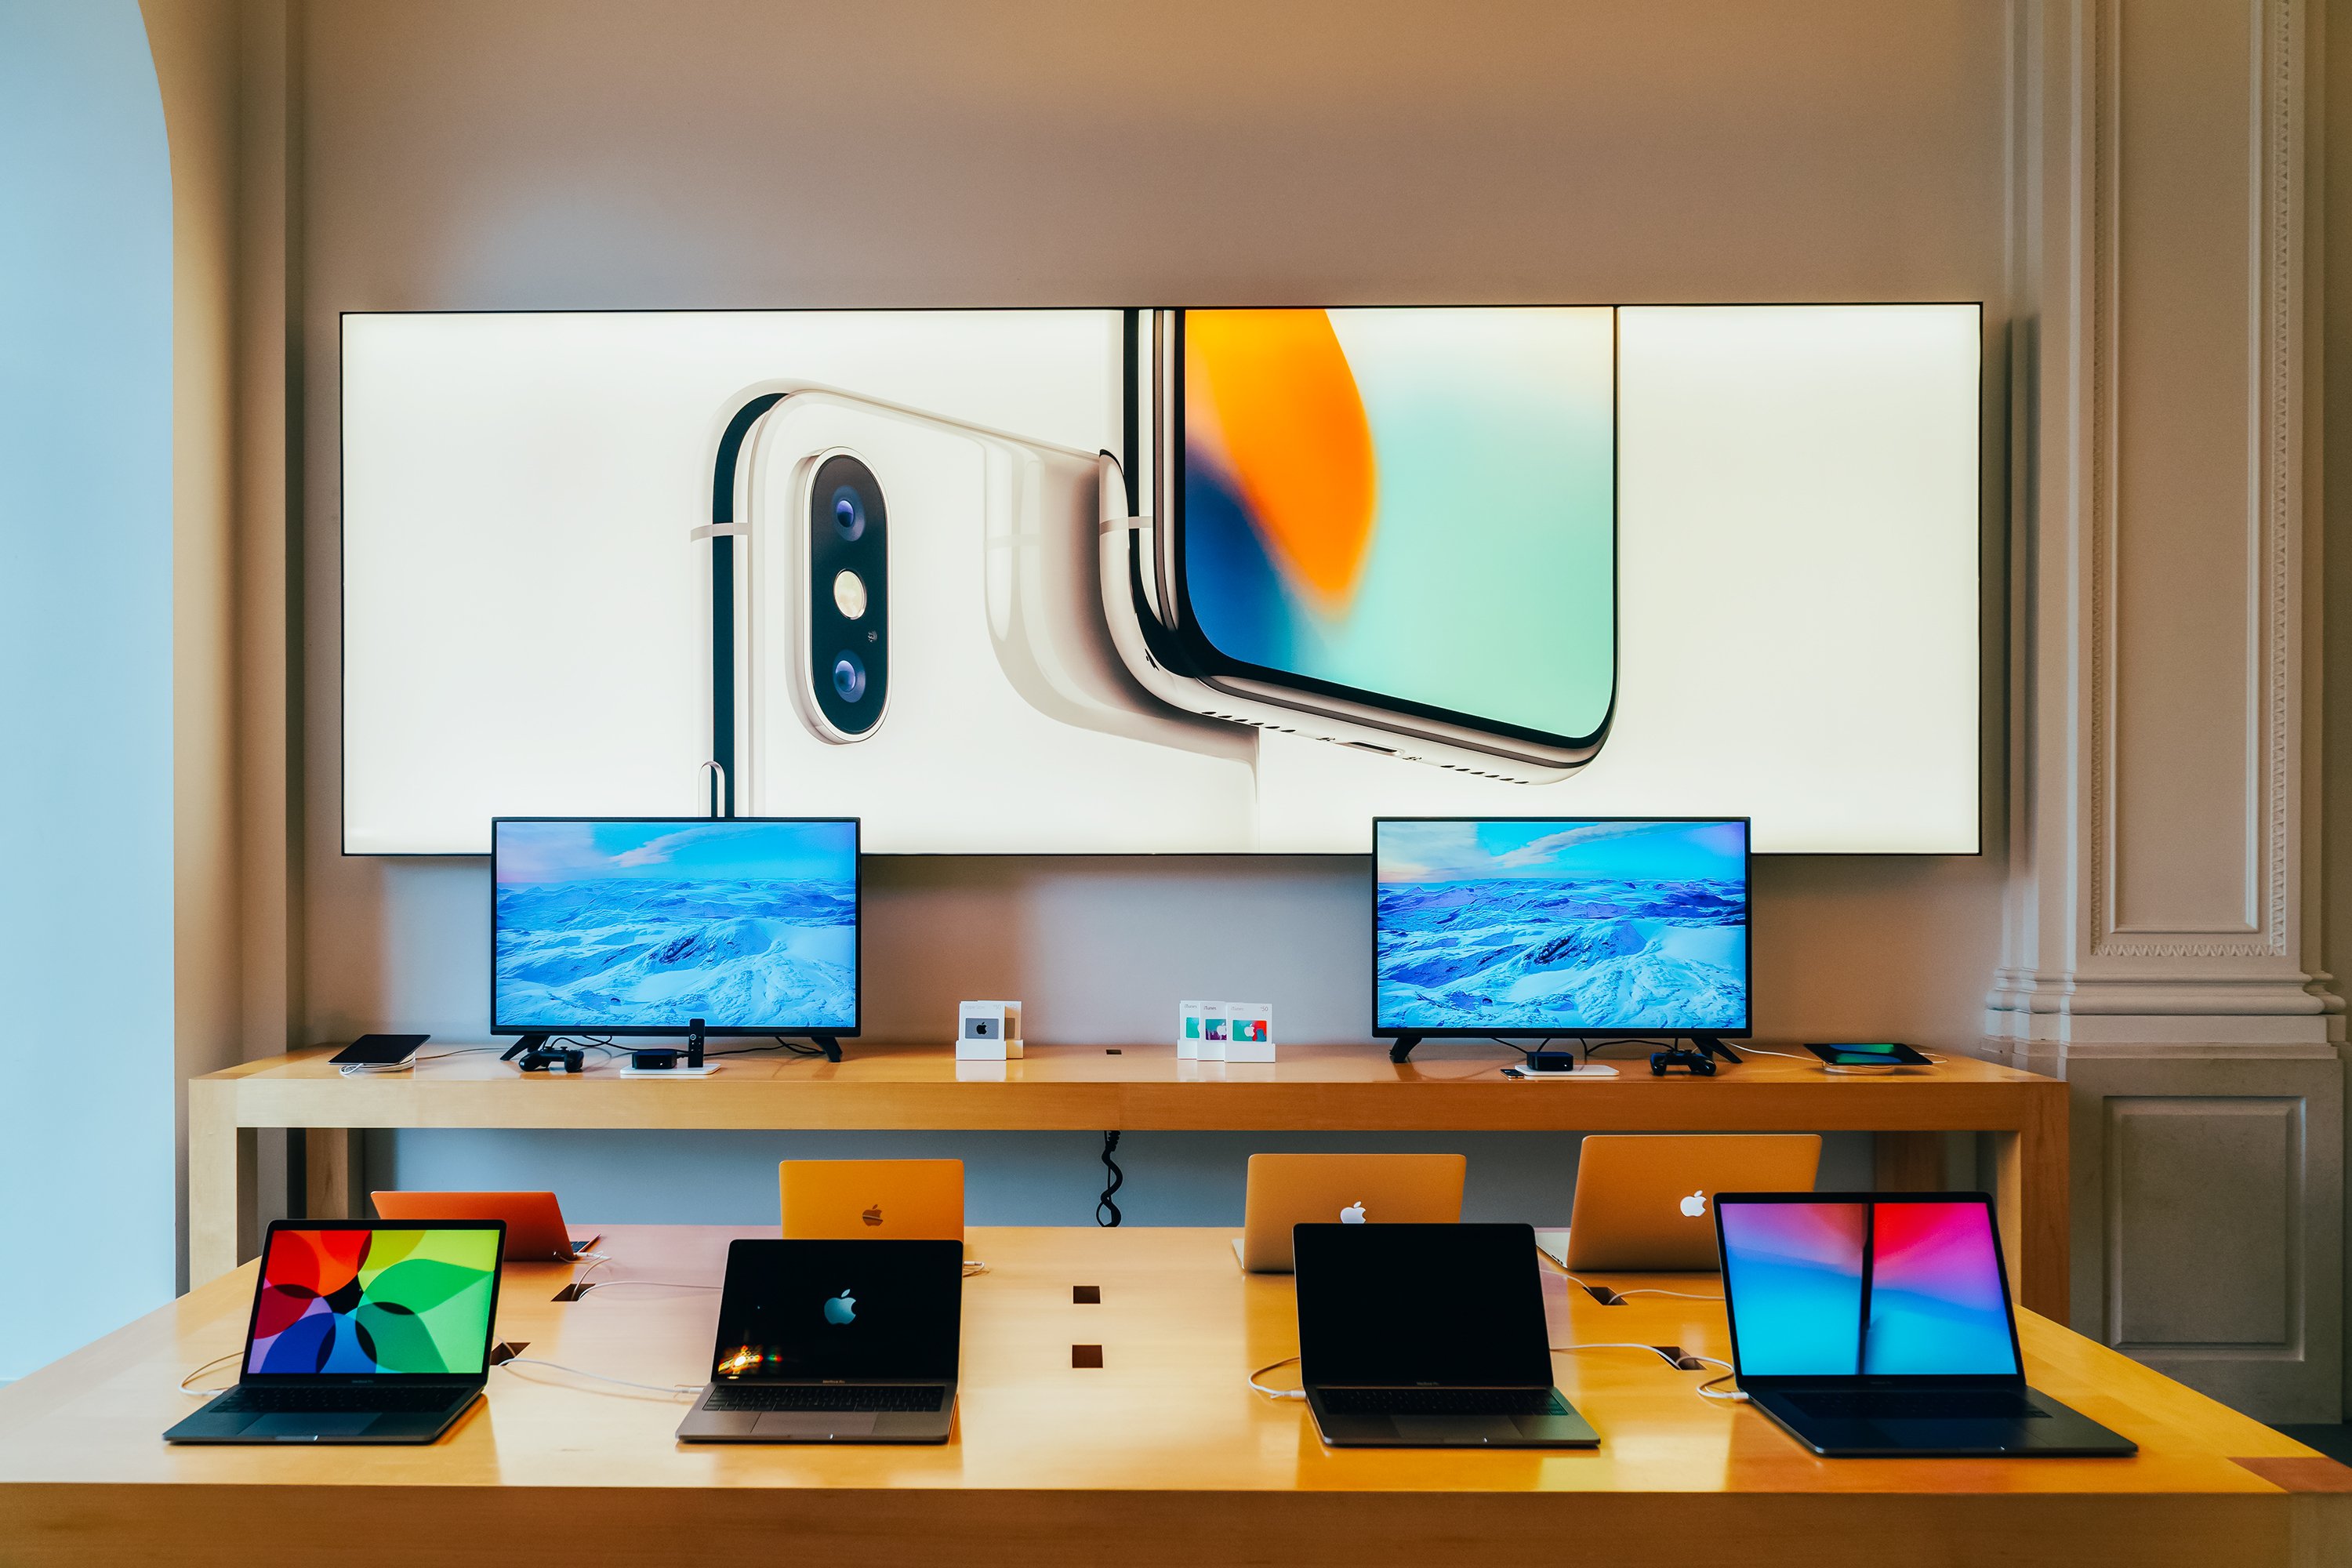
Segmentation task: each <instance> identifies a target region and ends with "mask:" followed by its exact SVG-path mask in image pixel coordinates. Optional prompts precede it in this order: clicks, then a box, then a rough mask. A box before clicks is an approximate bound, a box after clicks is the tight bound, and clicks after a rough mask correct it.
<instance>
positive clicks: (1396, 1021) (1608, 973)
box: [1373, 820, 1748, 1032]
mask: <svg viewBox="0 0 2352 1568" xmlns="http://www.w3.org/2000/svg"><path fill="white" fill-rule="evenodd" d="M1747 834H1748V829H1747V825H1746V824H1744V823H1739V822H1698V823H1693V822H1601V821H1573V820H1553V821H1544V822H1526V821H1507V822H1460V821H1427V822H1383V823H1381V824H1380V826H1379V829H1378V837H1377V842H1376V845H1375V849H1374V853H1375V867H1376V875H1377V878H1378V883H1379V885H1378V888H1377V889H1376V893H1375V902H1376V907H1375V911H1374V942H1375V952H1374V959H1373V963H1374V984H1375V990H1376V998H1377V1005H1376V1016H1377V1018H1378V1022H1379V1026H1381V1027H1382V1028H1388V1029H1510V1030H1528V1029H1557V1030H1561V1031H1567V1030H1576V1029H1599V1030H1624V1031H1627V1032H1633V1031H1637V1030H1645V1029H1646V1030H1682V1031H1689V1030H1706V1029H1741V1028H1745V1027H1747V1026H1748V887H1747Z"/></svg>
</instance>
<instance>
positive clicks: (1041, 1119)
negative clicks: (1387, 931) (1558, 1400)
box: [188, 1040, 2067, 1321]
mask: <svg viewBox="0 0 2352 1568" xmlns="http://www.w3.org/2000/svg"><path fill="white" fill-rule="evenodd" d="M457 1048H458V1047H453V1046H450V1045H447V1044H445V1043H443V1042H441V1041H437V1040H436V1041H435V1042H433V1043H432V1044H431V1045H429V1046H427V1047H425V1050H426V1052H427V1053H436V1052H442V1051H448V1050H453V1049H457ZM844 1048H845V1050H846V1051H847V1052H848V1059H847V1060H845V1061H843V1062H839V1063H833V1062H826V1061H822V1060H816V1061H812V1060H805V1059H801V1058H789V1057H775V1056H748V1057H741V1056H739V1057H730V1058H726V1059H725V1063H724V1067H723V1069H722V1070H721V1071H720V1072H719V1073H718V1074H716V1075H715V1076H713V1077H710V1078H708V1079H686V1080H682V1081H678V1082H675V1083H663V1082H647V1081H645V1080H642V1079H624V1078H621V1077H618V1076H617V1075H616V1074H615V1073H614V1071H613V1069H612V1068H610V1067H604V1068H598V1069H596V1070H592V1071H590V1072H589V1073H587V1074H585V1075H583V1076H582V1077H580V1078H577V1079H572V1078H567V1077H564V1076H562V1075H554V1076H549V1075H544V1074H537V1073H534V1074H532V1075H530V1077H528V1078H526V1077H524V1076H523V1075H521V1074H520V1073H518V1072H516V1071H515V1069H514V1068H512V1067H510V1066H508V1065H506V1064H503V1063H501V1062H499V1060H498V1059H497V1056H496V1053H495V1051H480V1052H477V1053H474V1054H469V1055H463V1056H454V1057H445V1058H441V1059H439V1060H435V1061H429V1062H425V1063H424V1064H422V1065H420V1066H419V1067H418V1068H416V1069H415V1071H414V1072H412V1073H404V1074H387V1075H369V1076H362V1077H354V1078H344V1077H342V1076H341V1075H340V1074H339V1073H337V1071H336V1070H335V1068H332V1067H331V1066H330V1065H328V1062H327V1058H328V1057H329V1056H330V1055H331V1054H332V1053H331V1050H330V1049H329V1048H328V1047H318V1048H316V1049H313V1050H309V1051H299V1052H296V1053H294V1054H293V1055H290V1056H285V1057H278V1058H270V1059H268V1060H266V1061H257V1062H247V1063H246V1064H245V1065H243V1066H241V1067H235V1068H227V1069H226V1070H225V1071H221V1072H216V1073H210V1074H207V1075H205V1077H203V1078H199V1079H192V1080H191V1081H190V1082H189V1085H188V1277H189V1279H191V1280H192V1281H195V1282H199V1283H200V1282H202V1281H204V1280H207V1279H213V1278H215V1277H216V1276H218V1275H220V1274H224V1273H226V1272H227V1271H228V1270H229V1269H230V1268H235V1267H236V1264H237V1262H238V1260H239V1253H238V1244H237V1223H238V1217H239V1215H242V1214H245V1213H246V1212H247V1208H248V1207H249V1205H248V1203H247V1202H246V1201H243V1200H244V1199H246V1198H249V1195H250V1194H251V1191H252V1181H253V1172H254V1145H253V1138H252V1131H251V1130H252V1129H255V1128H259V1127H299V1128H305V1129H316V1130H329V1131H328V1132H327V1133H326V1135H319V1136H313V1137H312V1138H311V1139H310V1140H309V1149H310V1159H311V1161H312V1167H313V1168H312V1171H311V1174H310V1190H311V1193H312V1194H313V1198H314V1201H313V1203H312V1205H311V1208H310V1212H311V1213H313V1214H315V1215H333V1214H339V1213H343V1212H347V1205H349V1204H350V1202H351V1201H352V1197H353V1196H354V1195H355V1194H353V1192H352V1180H351V1154H350V1147H349V1146H350V1142H351V1140H349V1139H348V1138H347V1137H337V1136H335V1135H334V1133H335V1132H337V1131H345V1130H350V1129H354V1128H365V1127H483V1128H492V1127H533V1128H550V1127H555V1128H594V1129H623V1128H670V1129H676V1128H714V1129H715V1128H734V1129H743V1128H751V1129H761V1130H776V1131H812V1130H818V1129H853V1128H854V1129H906V1130H927V1129H964V1130H983V1129H984V1130H1014V1131H1112V1130H1117V1131H1129V1132H1138V1131H1357V1132H1361V1131H1412V1132H1428V1131H1444V1132H1493V1131H1507V1132H1523V1131H1563V1132H1628V1131H1632V1132H1781V1131H1790V1132H1874V1133H1877V1134H1879V1135H1880V1136H1879V1145H1878V1176H1879V1185H1880V1186H1881V1187H1885V1188H1912V1189H1917V1188H1921V1187H1937V1186H1941V1185H1943V1184H1944V1181H1943V1175H1942V1170H1943V1165H1942V1147H1941V1142H1940V1138H1941V1135H1942V1134H1943V1133H1946V1132H1984V1133H1990V1134H1991V1135H1992V1138H1993V1142H1994V1152H1995V1156H1996V1159H1995V1166H1996V1173H1995V1177H1996V1179H1995V1182H1994V1192H1995V1195H1996V1197H1997V1198H1998V1199H1999V1213H2000V1227H2001V1243H2002V1246H2003V1247H2004V1248H2005V1249H2006V1251H2007V1253H2008V1257H2009V1266H2010V1270H2011V1278H2012V1281H2013V1283H2014V1285H2015V1288H2016V1289H2017V1292H2018V1299H2019V1300H2020V1301H2021V1302H2022V1303H2024V1304H2025V1305H2027V1306H2030V1307H2032V1309H2033V1310H2036V1311H2039V1312H2041V1313H2042V1314H2044V1315H2045V1316H2048V1317H2050V1318H2053V1319H2056V1320H2059V1321H2063V1320H2064V1318H2065V1314H2066V1282H2067V1281H2066V1271H2067V1263H2066V1248H2067V1235H2066V1086H2065V1085H2064V1084H2063V1083H2061V1082H2059V1081H2058V1080H2057V1079H2048V1078H2042V1077H2040V1076H2038V1075H2036V1074H2033V1073H2028V1072H2019V1071H2017V1070H2015V1069H2013V1068H2005V1067H1999V1066H1996V1065H1994V1064H1992V1063H1990V1062H1983V1061H1978V1060H1976V1059H1974V1058H1966V1057H1954V1058H1947V1059H1946V1061H1945V1062H1944V1064H1943V1065H1942V1066H1940V1067H1937V1068H1932V1069H1915V1070H1912V1071H1906V1072H1902V1073H1896V1074H1894V1075H1891V1076H1888V1077H1884V1078H1840V1077H1832V1076H1831V1075H1829V1074H1826V1073H1824V1072H1822V1071H1821V1070H1820V1068H1818V1067H1817V1066H1814V1065H1811V1063H1810V1058H1809V1059H1808V1061H1805V1062H1800V1061H1795V1060H1791V1059H1789V1058H1781V1057H1768V1056H1749V1057H1748V1058H1747V1061H1746V1064H1745V1065H1744V1066H1740V1067H1726V1068H1723V1069H1722V1070H1721V1071H1720V1072H1719V1073H1718V1074H1717V1076H1716V1077H1714V1078H1712V1079H1693V1078H1687V1077H1682V1076H1675V1077H1671V1078H1664V1079H1657V1078H1652V1077H1651V1076H1650V1072H1649V1068H1648V1065H1647V1062H1646V1058H1643V1057H1635V1056H1629V1057H1627V1058H1625V1059H1623V1060H1622V1061H1621V1062H1619V1063H1618V1065H1619V1067H1620V1068H1621V1071H1622V1075H1623V1076H1622V1077H1620V1078H1616V1079H1596V1080H1592V1081H1577V1082H1572V1083H1535V1084H1530V1083H1517V1082H1514V1081H1512V1080H1510V1079H1506V1078H1504V1077H1503V1076H1502V1075H1501V1073H1500V1071H1499V1068H1501V1067H1502V1065H1503V1064H1504V1063H1505V1062H1508V1061H1516V1060H1517V1059H1518V1058H1517V1055H1516V1054H1515V1053H1512V1052H1510V1051H1507V1050H1506V1049H1504V1048H1503V1047H1496V1046H1492V1045H1487V1046H1476V1047H1464V1046H1445V1045H1436V1044H1425V1045H1423V1046H1422V1047H1420V1048H1419V1049H1418V1050H1417V1051H1416V1052H1415V1054H1414V1057H1413V1059H1412V1060H1411V1061H1407V1062H1403V1063H1396V1062H1391V1061H1390V1060H1389V1058H1388V1056H1387V1053H1386V1052H1385V1051H1384V1050H1383V1049H1382V1048H1381V1047H1379V1046H1375V1045H1361V1046H1285V1047H1282V1059H1281V1060H1280V1061H1279V1062H1276V1063H1274V1064H1271V1065H1267V1066H1248V1065H1244V1064H1241V1063H1223V1062H1188V1061H1180V1060H1178V1059H1177V1057H1176V1053H1175V1048H1174V1047H1171V1046H1128V1047H1100V1046H1038V1045H1033V1046H1031V1047H1029V1050H1028V1055H1027V1056H1026V1057H1025V1058H1023V1059H1022V1060H1020V1061H1015V1062H999V1063H978V1062H964V1063H958V1062H957V1061H956V1060H955V1059H954V1058H953V1057H952V1056H951V1055H950V1053H949V1051H948V1049H947V1047H944V1046H892V1045H877V1044H872V1043H869V1042H866V1041H854V1042H845V1044H844ZM1768 1048H1770V1049H1774V1050H1793V1049H1795V1048H1796V1047H1789V1046H1770V1047H1768ZM361 1212H364V1211H363V1210H362V1211H361Z"/></svg>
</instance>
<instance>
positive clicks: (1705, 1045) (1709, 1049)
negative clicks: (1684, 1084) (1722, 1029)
mask: <svg viewBox="0 0 2352 1568" xmlns="http://www.w3.org/2000/svg"><path fill="white" fill-rule="evenodd" d="M1687 1038H1688V1039H1689V1040H1690V1043H1691V1049H1693V1050H1695V1051H1696V1052H1697V1053H1698V1054H1699V1055H1701V1056H1703V1057H1721V1058H1723V1059H1724V1060H1725V1061H1727V1062H1729V1063H1730V1064H1731V1065H1732V1066H1733V1067H1738V1065H1739V1054H1738V1052H1737V1051H1734V1050H1733V1049H1732V1048H1731V1047H1729V1046H1727V1045H1725V1044H1724V1043H1723V1042H1722V1041H1721V1040H1719V1039H1717V1038H1716V1037H1714V1036H1713V1035H1691V1036H1689V1037H1687Z"/></svg>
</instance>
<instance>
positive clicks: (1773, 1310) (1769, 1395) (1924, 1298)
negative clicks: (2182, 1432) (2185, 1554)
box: [1715, 1193, 2138, 1457]
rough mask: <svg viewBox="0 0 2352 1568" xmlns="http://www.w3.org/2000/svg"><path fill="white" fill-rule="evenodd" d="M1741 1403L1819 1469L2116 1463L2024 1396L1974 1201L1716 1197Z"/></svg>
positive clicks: (2094, 1430)
mask: <svg viewBox="0 0 2352 1568" xmlns="http://www.w3.org/2000/svg"><path fill="white" fill-rule="evenodd" d="M1715 1222H1716V1227H1717V1239H1718V1241H1719V1243H1720V1245H1721V1247H1722V1253H1723V1300H1724V1310H1725V1311H1726V1312H1727V1314H1728V1316H1729V1318H1730V1321H1731V1358H1732V1362H1733V1364H1734V1365H1735V1366H1736V1367H1737V1369H1738V1378H1739V1386H1740V1387H1741V1388H1742V1389H1743V1390H1745V1391H1746V1392H1747V1394H1748V1402H1749V1403H1750V1404H1752V1405H1755V1407H1756V1408H1757V1409H1759V1410H1760V1411H1762V1412H1763V1413H1764V1414H1765V1415H1768V1416H1769V1417H1771V1419H1772V1420H1773V1421H1775V1422H1777V1423H1778V1424H1779V1425H1780V1426H1782V1427H1783V1428H1785V1429H1786V1430H1787V1431H1788V1432H1789V1434H1790V1436H1793V1437H1795V1438H1796V1439H1797V1440H1798V1441H1799V1442H1801V1443H1802V1444H1804V1445H1805V1446H1806V1447H1809V1448H1811V1450H1812V1451H1813V1452H1814V1453H1816V1454H1821V1455H1824V1456H1832V1457H1840V1456H1853V1457H1865V1456H1886V1457H1896V1456H1910V1457H1918V1456H1935V1455H1991V1454H2011V1455H2043V1456H2052V1457H2056V1456H2095V1455H2127V1454H2134V1453H2137V1452H2138V1445H2137V1444H2136V1443H2134V1442H2132V1441H2131V1440H2130V1439H2129V1438H2127V1437H2123V1436H2118V1435H2117V1434H2116V1433H2114V1432H2111V1431H2109V1430H2108V1429H2107V1428H2106V1427H2105V1426H2100V1425H2099V1424H2098V1423H2097V1422H2095V1421H2094V1420H2092V1419H2091V1418H2090V1417H2088V1416H2086V1415H2083V1414H2081V1413H2080V1412H2078V1411H2074V1410H2071V1409H2069V1408H2067V1407H2066V1406H2065V1405H2061V1404H2060V1403H2059V1402H2058V1401H2056V1400H2054V1399H2053V1398H2051V1397H2050V1396H2049V1395H2048V1394H2043V1393H2042V1392H2041V1391H2039V1390H2037V1389H2033V1388H2029V1387H2027V1386H2026V1383H2025V1364H2024V1361H2023V1358H2022V1356H2021V1354H2020V1352H2019V1348H2018V1340H2017V1320H2016V1315H2015V1313H2014V1312H2012V1311H2011V1309H2010V1301H2009V1279H2008V1275H2007V1273H2006V1272H2005V1271H2004V1270H2003V1268H2002V1267H2001V1257H2000V1233H1999V1232H1998V1231H1997V1230H1996V1229H1995V1228H1994V1226H1993V1216H1992V1200H1991V1199H1990V1198H1989V1197H1987V1196H1986V1195H1985V1194H1982V1193H1911V1194H1891V1193H1718V1194H1716V1200H1715Z"/></svg>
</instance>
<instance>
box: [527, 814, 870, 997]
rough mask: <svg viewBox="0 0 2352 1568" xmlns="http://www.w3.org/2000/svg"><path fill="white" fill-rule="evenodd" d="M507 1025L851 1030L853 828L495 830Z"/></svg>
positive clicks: (561, 825) (623, 825)
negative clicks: (700, 1023) (695, 1024)
mask: <svg viewBox="0 0 2352 1568" xmlns="http://www.w3.org/2000/svg"><path fill="white" fill-rule="evenodd" d="M497 868H498V871H497V887H496V889H495V892H494V896H495V899H496V902H497V908H496V917H497V918H496V922H495V935H494V937H493V948H494V952H493V963H494V966H495V970H496V995H495V998H494V1000H493V1005H492V1007H491V1016H492V1021H493V1022H494V1023H495V1024H496V1025H498V1026H499V1027H502V1028H530V1029H549V1030H571V1031H576V1032H579V1033H583V1034H593V1033H595V1032H597V1031H598V1030H602V1029H661V1030H676V1031H678V1032H681V1033H682V1032H684V1030H685V1028H686V1026H687V1023H688V1020H689V1019H693V1018H701V1019H703V1020H705V1022H706V1023H707V1024H708V1025H709V1027H711V1028H713V1029H748V1030H757V1031H760V1032H762V1033H765V1032H770V1031H773V1032H776V1033H779V1034H793V1033H801V1032H812V1031H813V1032H816V1033H824V1032H828V1031H848V1030H854V1029H856V1027H857V825H856V823H855V822H851V821H846V820H843V821H824V822H758V821H744V822H730V821H723V820H722V821H695V820H691V819H689V820H685V821H664V822H559V821H544V822H532V821H502V822H500V823H499V825H498V828H497Z"/></svg>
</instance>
